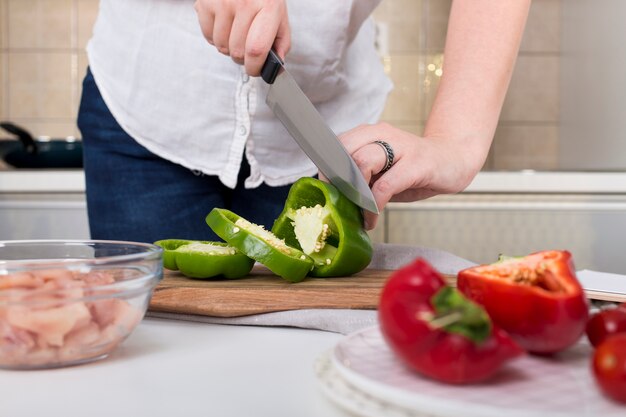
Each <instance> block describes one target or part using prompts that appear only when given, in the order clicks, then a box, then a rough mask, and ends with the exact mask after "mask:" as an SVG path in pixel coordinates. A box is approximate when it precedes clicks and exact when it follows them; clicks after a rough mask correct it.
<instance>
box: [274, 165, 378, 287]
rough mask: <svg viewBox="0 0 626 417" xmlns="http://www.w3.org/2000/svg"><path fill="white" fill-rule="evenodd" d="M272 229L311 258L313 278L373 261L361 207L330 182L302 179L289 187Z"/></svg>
mask: <svg viewBox="0 0 626 417" xmlns="http://www.w3.org/2000/svg"><path fill="white" fill-rule="evenodd" d="M272 232H273V233H274V234H275V235H276V236H277V237H278V238H281V239H284V240H285V242H286V243H287V245H289V246H292V247H295V248H299V249H302V251H303V252H304V253H305V254H307V255H309V256H310V257H312V258H313V260H314V267H313V270H312V271H311V272H310V273H309V275H311V276H315V277H338V276H345V275H351V274H355V273H357V272H359V271H361V270H362V269H364V268H365V267H367V265H369V263H370V261H371V260H372V241H371V240H370V238H369V236H368V234H367V233H366V232H365V230H364V229H363V216H362V213H361V210H360V209H359V208H358V207H357V206H356V205H355V204H354V203H353V202H351V201H350V200H348V199H347V198H346V197H345V196H344V195H343V194H341V193H340V192H339V190H337V188H335V187H334V186H333V185H331V184H328V183H325V182H323V181H320V180H317V179H315V178H309V177H305V178H301V179H299V180H298V181H296V182H295V183H294V184H293V185H292V186H291V189H290V190H289V195H288V196H287V201H286V202H285V208H284V210H283V212H282V213H281V214H280V216H279V217H278V219H276V221H275V222H274V227H272Z"/></svg>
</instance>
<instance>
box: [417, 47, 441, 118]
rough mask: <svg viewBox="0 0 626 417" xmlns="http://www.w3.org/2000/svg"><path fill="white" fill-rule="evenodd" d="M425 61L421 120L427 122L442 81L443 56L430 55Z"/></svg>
mask: <svg viewBox="0 0 626 417" xmlns="http://www.w3.org/2000/svg"><path fill="white" fill-rule="evenodd" d="M424 59H425V62H424V76H423V82H422V84H423V92H424V99H423V103H422V113H421V119H422V120H423V121H426V120H427V119H428V114H429V113H430V109H431V108H432V107H433V102H434V101H435V97H436V95H437V89H438V88H439V82H440V81H441V75H442V74H443V54H442V53H436V54H428V55H426V56H425V58H424Z"/></svg>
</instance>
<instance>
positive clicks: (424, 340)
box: [378, 259, 523, 384]
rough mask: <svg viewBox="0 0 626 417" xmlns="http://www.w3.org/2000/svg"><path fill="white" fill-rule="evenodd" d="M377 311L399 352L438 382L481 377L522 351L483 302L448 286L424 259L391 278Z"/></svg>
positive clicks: (382, 329)
mask: <svg viewBox="0 0 626 417" xmlns="http://www.w3.org/2000/svg"><path fill="white" fill-rule="evenodd" d="M378 315H379V322H380V328H381V332H382V333H383V336H384V338H385V340H386V341H387V344H388V345H389V346H390V348H391V349H392V351H393V352H395V354H396V355H397V357H398V358H399V359H401V360H402V361H403V362H404V363H405V364H406V365H408V366H409V367H411V368H413V369H414V370H416V371H417V372H419V373H421V374H423V375H425V376H428V377H430V378H433V379H436V380H438V381H442V382H447V383H452V384H463V383H472V382H478V381H481V380H484V379H486V378H489V377H490V376H492V375H493V374H495V373H496V371H498V369H500V367H501V366H502V365H503V363H504V362H506V361H507V360H509V359H511V358H513V357H515V356H518V355H520V354H522V353H523V351H522V349H521V348H520V347H519V346H518V345H517V344H516V343H515V342H514V341H513V340H512V339H511V338H510V337H509V336H508V335H507V334H506V332H504V331H502V330H501V329H499V328H497V327H495V326H493V325H492V323H491V320H490V319H489V316H488V315H487V314H486V312H485V311H484V310H483V309H482V308H481V307H480V306H478V305H477V304H475V303H473V302H472V301H470V300H468V299H467V298H465V297H464V296H463V295H462V294H461V293H460V292H458V291H457V290H455V289H453V288H451V287H448V286H446V284H445V282H444V280H443V278H442V277H441V275H440V274H439V273H438V272H437V271H435V270H434V269H433V268H432V267H431V266H430V265H429V264H428V263H427V262H426V261H424V260H422V259H417V260H416V261H415V262H413V263H411V264H409V265H407V266H405V267H404V268H402V269H399V270H398V271H396V272H395V273H394V274H393V275H392V276H391V277H390V278H389V280H388V281H387V283H386V284H385V287H384V288H383V291H382V295H381V298H380V304H379V307H378Z"/></svg>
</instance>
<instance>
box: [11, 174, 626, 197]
mask: <svg viewBox="0 0 626 417" xmlns="http://www.w3.org/2000/svg"><path fill="white" fill-rule="evenodd" d="M84 191H85V180H84V176H83V171H82V170H6V171H0V193H22V192H31V193H36V192H44V193H51V192H53V193H83V192H84ZM465 192H468V193H578V194H585V193H591V194H596V193H605V194H606V193H608V194H614V193H618V194H626V172H558V171H554V172H541V171H513V172H508V171H507V172H480V173H479V174H478V175H477V176H476V178H474V181H472V183H471V184H470V185H469V187H467V189H466V190H465Z"/></svg>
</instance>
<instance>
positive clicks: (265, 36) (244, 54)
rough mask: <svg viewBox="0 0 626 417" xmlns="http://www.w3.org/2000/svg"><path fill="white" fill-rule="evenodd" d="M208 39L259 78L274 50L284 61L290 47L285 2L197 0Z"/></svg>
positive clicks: (197, 9)
mask: <svg viewBox="0 0 626 417" xmlns="http://www.w3.org/2000/svg"><path fill="white" fill-rule="evenodd" d="M194 8H195V9H196V13H197V14H198V20H199V21H200V28H201V29H202V33H203V35H204V37H205V38H206V40H207V41H208V42H209V43H210V44H211V45H214V46H215V47H216V48H217V50H218V51H220V52H221V53H222V54H224V55H228V56H230V57H231V58H232V59H233V61H235V62H236V63H238V64H242V65H245V67H246V72H247V73H248V74H249V75H252V76H257V75H259V74H260V72H261V67H263V63H264V62H265V59H266V58H267V54H268V52H269V50H270V49H271V48H272V46H273V47H274V49H275V50H276V53H277V54H278V55H279V56H280V57H281V58H284V57H285V55H286V54H287V52H289V48H290V47H291V34H290V29H289V20H288V16H287V5H286V4H285V0H196V2H195V4H194Z"/></svg>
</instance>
